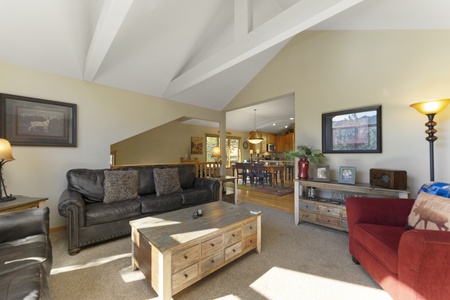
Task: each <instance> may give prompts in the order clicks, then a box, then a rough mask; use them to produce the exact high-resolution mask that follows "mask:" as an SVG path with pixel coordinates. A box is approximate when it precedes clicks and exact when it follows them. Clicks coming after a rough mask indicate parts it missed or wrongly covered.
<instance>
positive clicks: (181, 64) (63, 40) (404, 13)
mask: <svg viewBox="0 0 450 300" xmlns="http://www.w3.org/2000/svg"><path fill="white" fill-rule="evenodd" d="M449 11H450V1H448V0H427V1H423V0H253V1H252V0H234V1H233V0H189V1H187V0H39V1H37V0H0V61H3V62H7V63H12V64H16V65H20V66H25V67H29V68H33V69H37V70H41V71H46V72H50V73H55V74H59V75H63V76H68V77H71V78H76V79H81V80H86V81H91V82H95V83H99V84H104V85H107V86H114V87H118V88H121V89H125V90H130V91H135V92H139V93H143V94H148V95H152V96H158V97H162V98H167V99H171V100H175V101H180V102H184V103H189V104H193V105H198V106H202V107H206V108H211V109H216V110H222V109H223V108H224V107H225V106H226V105H227V104H228V103H229V102H230V101H231V100H232V99H233V97H234V96H235V95H236V94H237V93H238V92H239V91H240V90H241V89H242V88H243V87H244V86H245V85H246V84H247V83H248V82H249V81H250V80H251V79H252V78H253V77H254V76H255V75H256V74H257V73H258V72H259V71H260V70H261V69H262V68H263V67H264V66H265V65H266V64H267V63H268V62H269V61H270V60H271V58H272V57H273V56H274V55H276V54H277V52H278V51H279V50H280V49H281V48H282V47H283V46H284V45H285V44H286V43H287V42H288V41H289V39H290V38H291V37H292V36H294V35H296V34H298V33H300V32H301V31H303V30H342V29H348V30H353V29H363V30H368V29H383V30H384V29H446V30H449V29H450V18H448V12H449ZM251 125H253V124H251Z"/></svg>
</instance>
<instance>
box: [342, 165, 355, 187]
mask: <svg viewBox="0 0 450 300" xmlns="http://www.w3.org/2000/svg"><path fill="white" fill-rule="evenodd" d="M338 182H339V183H345V184H355V182H356V167H346V166H343V167H339V177H338Z"/></svg>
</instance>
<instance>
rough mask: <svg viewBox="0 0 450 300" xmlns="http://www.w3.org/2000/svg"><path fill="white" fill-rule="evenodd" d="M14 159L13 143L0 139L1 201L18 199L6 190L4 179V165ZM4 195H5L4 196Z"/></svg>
mask: <svg viewBox="0 0 450 300" xmlns="http://www.w3.org/2000/svg"><path fill="white" fill-rule="evenodd" d="M12 160H14V157H13V156H12V153H11V144H10V143H9V142H8V141H7V140H5V139H0V201H1V202H6V201H11V200H14V199H16V197H13V196H12V195H8V193H7V192H6V186H5V182H4V181H3V165H4V164H6V163H7V162H8V161H12ZM3 195H4V196H3Z"/></svg>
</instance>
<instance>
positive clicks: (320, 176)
mask: <svg viewBox="0 0 450 300" xmlns="http://www.w3.org/2000/svg"><path fill="white" fill-rule="evenodd" d="M314 181H325V182H329V181H330V167H329V166H316V167H315V168H314Z"/></svg>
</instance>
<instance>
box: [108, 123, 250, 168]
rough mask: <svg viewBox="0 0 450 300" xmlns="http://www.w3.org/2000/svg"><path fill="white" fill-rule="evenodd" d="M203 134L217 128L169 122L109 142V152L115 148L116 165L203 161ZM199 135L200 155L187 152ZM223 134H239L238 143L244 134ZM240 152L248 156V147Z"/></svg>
mask: <svg viewBox="0 0 450 300" xmlns="http://www.w3.org/2000/svg"><path fill="white" fill-rule="evenodd" d="M206 134H215V135H218V134H219V128H218V127H216V128H211V127H203V126H196V125H189V124H182V123H179V122H178V121H173V122H170V123H168V124H165V125H162V126H159V127H157V128H153V129H151V130H148V131H146V132H143V133H140V134H138V135H136V136H133V137H131V138H128V139H125V140H124V141H121V142H118V143H115V144H113V145H111V151H116V165H125V164H153V163H174V162H179V161H180V157H183V158H186V155H187V156H188V157H189V158H190V159H194V157H195V158H197V159H198V161H205V160H206V156H205V154H206V139H205V135H206ZM193 136H195V137H202V138H203V154H191V137H193ZM227 136H233V137H240V138H241V146H242V142H243V141H244V140H245V139H246V138H247V136H248V133H245V132H240V131H227ZM241 151H243V152H242V155H244V159H245V158H249V157H250V155H249V149H247V150H243V149H242V148H241Z"/></svg>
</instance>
